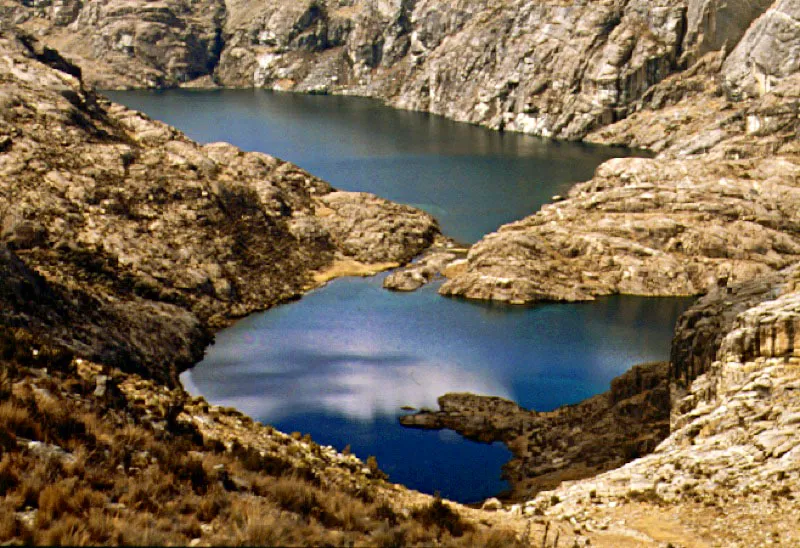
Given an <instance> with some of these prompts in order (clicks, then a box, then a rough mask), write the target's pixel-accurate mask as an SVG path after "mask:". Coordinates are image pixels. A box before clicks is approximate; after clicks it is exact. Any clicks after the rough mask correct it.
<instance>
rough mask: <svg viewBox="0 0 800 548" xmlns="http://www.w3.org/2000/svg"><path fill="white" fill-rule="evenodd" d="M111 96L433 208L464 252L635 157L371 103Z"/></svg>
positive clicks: (198, 133) (214, 137) (237, 93)
mask: <svg viewBox="0 0 800 548" xmlns="http://www.w3.org/2000/svg"><path fill="white" fill-rule="evenodd" d="M107 95H109V96H110V97H111V98H112V99H114V100H116V101H118V102H121V103H123V104H125V105H127V106H129V107H132V108H135V109H137V110H141V111H143V112H146V113H147V114H149V115H151V116H152V117H153V118H156V119H159V120H163V121H165V122H167V123H169V124H171V125H174V126H176V127H178V128H179V129H181V130H183V131H184V132H185V133H186V134H187V135H188V136H189V137H191V138H193V139H195V140H197V141H200V142H204V143H208V142H213V141H226V142H229V143H233V144H234V145H236V146H239V147H241V148H243V149H245V150H257V151H261V152H267V153H269V154H272V155H273V156H277V157H279V158H283V159H284V160H289V161H290V162H294V163H296V164H297V165H299V166H301V167H303V168H304V169H306V170H307V171H310V172H311V173H313V174H314V175H317V176H318V177H321V178H323V179H325V180H326V181H328V182H330V183H331V184H333V185H334V186H336V187H337V188H341V189H344V190H354V191H364V192H372V193H374V194H378V195H379V196H383V197H384V198H388V199H390V200H394V201H397V202H401V203H406V204H412V205H416V206H418V207H421V208H423V209H425V210H426V211H428V212H429V213H431V214H433V215H434V216H435V217H436V218H437V219H438V220H439V222H440V223H441V225H442V227H443V228H444V230H445V232H446V233H447V234H448V235H449V236H451V237H453V238H456V239H457V240H460V241H462V242H475V241H477V240H479V239H480V238H481V237H482V236H483V235H485V234H487V233H489V232H491V231H493V230H495V229H497V228H498V227H499V226H500V225H502V224H505V223H508V222H511V221H516V220H519V219H521V218H523V217H525V216H527V215H530V214H531V213H533V212H534V211H536V210H537V209H539V207H540V206H541V205H542V204H544V203H546V202H549V201H550V198H551V196H552V195H554V194H563V193H565V192H566V191H567V190H568V189H569V187H570V186H572V183H575V182H578V181H584V180H587V179H590V178H591V177H592V174H593V173H594V169H595V168H596V167H597V166H598V165H599V164H600V163H602V162H604V161H605V160H608V159H609V158H614V157H618V156H627V155H630V154H632V151H630V150H625V149H619V148H609V147H599V146H592V145H585V144H581V143H559V142H554V141H547V140H543V139H540V138H537V137H533V136H530V135H519V134H513V133H511V134H509V133H498V132H496V131H489V130H487V129H484V128H480V127H475V126H470V125H467V124H459V123H455V122H452V121H449V120H446V119H444V118H442V117H439V116H433V115H429V114H424V113H419V112H406V111H401V110H394V109H390V108H386V107H384V106H382V105H381V104H380V103H378V102H376V101H374V100H371V99H364V98H360V97H329V96H316V95H298V94H291V93H290V94H283V93H274V92H270V91H265V90H216V91H186V90H168V91H160V92H153V91H117V92H107Z"/></svg>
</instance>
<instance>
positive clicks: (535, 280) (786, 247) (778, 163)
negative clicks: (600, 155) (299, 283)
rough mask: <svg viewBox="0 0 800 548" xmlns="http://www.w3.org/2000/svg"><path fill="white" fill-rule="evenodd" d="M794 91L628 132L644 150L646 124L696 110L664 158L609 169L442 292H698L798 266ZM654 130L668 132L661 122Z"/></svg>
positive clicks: (505, 239) (799, 158)
mask: <svg viewBox="0 0 800 548" xmlns="http://www.w3.org/2000/svg"><path fill="white" fill-rule="evenodd" d="M798 83H800V75H795V76H793V77H792V78H789V79H787V80H786V81H785V82H783V84H781V86H779V88H778V89H776V90H774V91H773V92H771V93H769V94H767V95H765V96H764V97H762V98H760V99H758V100H753V101H751V102H749V103H748V102H743V103H736V104H732V103H729V102H726V101H725V100H724V99H723V98H707V99H706V100H705V104H704V105H703V106H704V107H707V108H706V109H705V110H703V111H702V113H698V112H697V111H696V110H694V106H693V105H692V104H691V103H692V100H690V99H685V100H683V101H681V102H680V103H679V104H678V105H676V106H674V107H670V108H667V109H664V110H663V111H654V112H652V113H640V114H641V116H638V117H637V118H636V120H629V121H626V122H623V123H621V125H622V126H623V128H622V130H623V131H624V132H628V133H626V134H627V135H633V134H636V135H637V136H638V137H637V138H638V139H639V140H640V141H641V140H644V139H646V138H647V137H646V136H647V135H648V133H647V132H646V131H642V130H641V128H642V124H643V123H644V120H647V119H650V120H651V121H652V120H655V121H656V122H658V121H663V120H664V119H668V118H669V117H670V116H674V119H677V120H680V121H681V122H684V120H681V117H680V116H675V114H676V112H680V111H681V110H683V111H684V112H685V111H690V112H692V113H693V114H685V115H684V118H688V119H687V120H685V121H686V122H687V123H686V127H684V128H683V129H682V130H681V131H682V132H683V133H682V135H683V137H682V138H678V139H677V140H675V141H673V142H671V143H670V144H668V145H666V148H665V150H664V151H663V152H662V153H661V154H660V155H659V156H658V157H657V158H654V159H645V158H625V159H615V160H610V161H608V162H606V163H605V164H603V165H602V166H600V167H599V168H598V170H597V172H596V175H595V178H594V179H592V180H591V181H589V182H587V183H583V184H579V185H577V186H575V187H574V188H573V189H572V190H571V191H570V193H569V195H568V197H567V199H566V200H563V201H560V202H556V203H554V204H550V205H547V206H544V207H543V208H542V209H541V210H540V211H539V212H538V213H536V214H535V215H533V216H531V217H528V218H527V219H524V220H522V221H518V222H516V223H512V224H509V225H506V226H504V227H502V228H501V229H500V230H498V231H497V232H496V233H493V234H490V235H488V236H486V237H485V238H484V239H483V240H482V241H480V242H478V243H477V244H476V245H475V246H473V248H472V249H471V250H470V252H469V255H468V266H467V268H466V269H465V270H464V272H463V273H462V274H460V275H458V276H456V277H455V278H454V279H451V280H449V281H448V282H447V283H446V284H445V285H444V286H443V287H442V289H441V291H442V293H444V294H448V295H460V296H465V297H468V298H477V299H492V300H499V301H508V302H513V303H516V302H519V303H522V302H527V301H534V300H564V301H579V300H591V299H592V298H594V297H595V296H597V295H606V294H610V293H626V294H635V295H653V296H663V295H692V294H700V293H704V292H706V291H708V290H709V289H711V288H712V287H714V286H716V285H717V284H719V283H722V284H725V283H736V282H740V281H745V280H748V279H753V278H756V277H759V276H763V275H766V274H768V273H771V272H775V271H778V270H780V269H783V268H785V267H787V266H789V265H791V264H794V263H795V262H797V260H798V259H800V257H799V256H798V252H800V232H798V220H800V217H798V215H797V211H798V209H797V205H798V203H799V202H798V200H799V199H800V186H799V185H800V150H799V149H798V141H797V130H798V124H800V121H799V119H798V117H797V113H798V111H799V110H798V109H800V95H798V90H800V85H798ZM720 103H724V104H720ZM631 126H634V128H633V129H631ZM699 127H702V128H703V129H702V130H699V131H698V132H697V133H694V134H692V133H690V132H691V130H692V129H697V128H699ZM604 131H605V132H606V134H608V133H612V132H613V131H614V128H613V127H612V128H608V129H607V130H604ZM652 131H653V132H654V133H657V135H658V136H661V135H663V134H664V132H662V128H661V127H660V126H659V125H658V124H657V123H654V124H653V126H652ZM651 135H652V134H651ZM658 136H657V137H656V138H659V137H658Z"/></svg>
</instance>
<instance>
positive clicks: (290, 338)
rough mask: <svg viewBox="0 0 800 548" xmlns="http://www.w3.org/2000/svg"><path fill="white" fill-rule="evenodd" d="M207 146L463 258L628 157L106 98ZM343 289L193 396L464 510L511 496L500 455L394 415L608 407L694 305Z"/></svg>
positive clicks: (245, 340)
mask: <svg viewBox="0 0 800 548" xmlns="http://www.w3.org/2000/svg"><path fill="white" fill-rule="evenodd" d="M108 95H109V96H111V97H112V98H113V99H114V100H117V101H119V102H121V103H123V104H126V105H128V106H130V107H132V108H136V109H138V110H142V111H143V112H146V113H148V114H149V115H151V116H152V117H154V118H157V119H160V120H163V121H165V122H168V123H170V124H172V125H174V126H176V127H178V128H180V129H182V130H183V131H184V132H186V133H187V135H188V136H189V137H191V138H193V139H196V140H198V141H201V142H212V141H228V142H231V143H233V144H235V145H237V146H239V147H241V148H243V149H247V150H258V151H262V152H267V153H269V154H273V155H275V156H278V157H281V158H283V159H286V160H289V161H292V162H294V163H296V164H298V165H300V166H301V167H303V168H305V169H306V170H308V171H310V172H311V173H313V174H314V175H317V176H319V177H322V178H323V179H325V180H327V181H329V182H331V183H332V184H333V185H334V186H336V187H338V188H341V189H344V190H357V191H368V192H373V193H375V194H379V195H381V196H383V197H386V198H389V199H391V200H395V201H398V202H403V203H408V204H412V205H416V206H418V207H421V208H423V209H426V210H427V211H429V212H430V213H432V214H433V215H434V216H436V218H437V219H438V220H439V222H440V224H441V226H442V229H443V231H444V232H445V234H447V235H448V236H451V237H453V238H455V239H457V240H459V241H462V242H465V243H471V242H474V241H476V240H478V239H479V238H480V237H481V236H482V235H484V234H486V233H488V232H490V231H492V230H495V229H496V228H497V227H498V226H500V225H501V224H503V223H506V222H510V221H513V220H517V219H520V218H522V217H524V216H526V215H528V214H530V213H532V212H534V211H535V210H536V209H538V208H539V207H540V206H541V205H542V204H544V203H546V202H548V201H549V200H550V198H551V196H552V195H554V194H563V193H565V192H566V191H567V189H568V188H569V187H570V186H571V185H572V184H573V183H575V182H577V181H581V180H586V179H588V178H591V176H592V174H593V172H594V169H595V168H596V167H597V165H599V164H600V163H602V162H603V161H605V160H606V159H609V158H612V157H617V156H622V155H630V154H631V151H629V150H622V149H610V148H603V147H594V146H587V145H583V144H576V143H557V142H551V141H547V140H542V139H539V138H535V137H531V136H524V135H518V134H503V133H497V132H493V131H489V130H486V129H483V128H479V127H475V126H469V125H464V124H458V123H454V122H451V121H448V120H445V119H443V118H440V117H436V116H432V115H428V114H422V113H414V112H404V111H397V110H393V109H389V108H386V107H383V106H382V105H380V104H379V103H377V102H375V101H372V100H368V99H362V98H353V97H329V96H305V95H293V94H280V93H273V92H268V91H262V90H224V91H163V92H142V91H129V92H113V93H108ZM384 276H385V275H381V276H376V277H374V278H368V279H340V280H336V281H334V282H332V283H330V284H329V285H328V286H326V287H324V288H322V289H318V290H316V291H313V292H311V293H310V294H308V295H306V296H305V297H304V298H303V299H302V300H300V301H298V302H294V303H291V304H287V305H284V306H280V307H276V308H274V309H272V310H270V311H268V312H265V313H263V314H258V315H254V316H252V317H249V318H246V319H244V320H242V321H240V322H238V323H237V324H236V325H234V326H233V327H231V328H230V329H227V330H225V331H223V332H221V333H219V334H218V335H217V339H216V342H215V344H214V345H213V346H211V347H210V348H209V349H208V351H207V354H206V358H205V359H204V361H203V362H201V363H200V364H199V365H198V366H197V367H195V368H194V369H192V370H191V371H188V372H186V373H184V374H183V375H182V377H181V378H182V381H183V383H184V385H185V386H186V388H187V390H189V392H191V393H193V394H202V395H203V396H204V397H206V398H207V399H208V400H209V401H210V402H212V403H215V404H220V405H227V406H233V407H236V408H238V409H240V410H242V411H243V412H245V413H247V414H249V415H250V416H252V417H253V418H255V419H257V420H260V421H262V422H264V423H269V424H272V425H274V426H276V427H277V428H279V429H281V430H283V431H288V432H292V431H299V432H302V433H310V434H311V435H312V437H313V438H314V440H315V441H316V442H318V443H321V444H325V445H333V446H335V447H337V448H338V449H343V448H344V447H345V446H346V445H350V447H351V449H352V451H353V452H354V453H355V454H356V455H358V456H360V457H361V458H363V459H366V457H367V456H368V455H374V456H376V457H377V460H378V463H379V464H380V466H381V468H382V469H383V470H384V471H385V472H387V473H388V474H389V476H390V480H391V481H394V482H399V483H403V484H405V485H407V486H409V487H411V488H414V489H419V490H421V491H424V492H428V493H434V492H436V491H438V492H440V493H441V494H442V495H443V496H445V497H447V498H451V499H454V500H458V501H461V502H475V501H479V500H481V499H484V498H486V497H488V496H492V495H495V494H497V493H498V492H500V491H502V490H503V489H505V488H506V487H507V484H506V483H505V482H504V481H503V480H501V478H500V467H501V466H502V464H503V463H504V462H506V461H508V460H509V458H510V453H509V452H508V451H507V450H506V449H505V448H504V447H503V446H502V445H500V444H493V445H484V444H478V443H474V442H470V441H467V440H464V439H462V438H461V437H460V436H458V435H457V434H455V433H453V432H450V431H441V432H429V431H420V430H413V429H406V428H403V427H401V426H400V425H399V424H398V422H397V417H398V416H399V415H400V414H401V413H403V411H402V410H401V407H403V406H413V407H416V408H421V407H435V406H436V398H437V397H438V396H440V395H442V394H444V393H446V392H453V391H468V392H474V393H479V394H487V395H496V396H503V397H506V398H510V399H513V400H514V401H516V402H518V403H520V404H521V405H523V406H525V407H529V408H534V409H537V410H550V409H553V408H555V407H558V406H559V405H564V404H569V403H575V402H578V401H580V400H582V399H584V398H587V397H589V396H592V395H594V394H597V393H599V392H602V391H605V390H607V389H608V387H609V383H610V381H611V379H612V378H613V377H615V376H617V375H619V374H621V373H623V372H624V371H625V370H627V369H628V368H630V367H631V366H632V365H634V364H636V363H641V362H645V361H653V360H664V359H667V358H668V356H669V345H670V341H671V338H672V329H673V326H674V324H675V321H676V319H677V317H678V316H679V315H680V313H681V312H682V311H683V310H684V309H685V308H686V307H687V306H688V305H689V304H690V302H691V300H690V299H647V298H637V297H609V298H603V299H598V300H597V301H596V302H593V303H583V304H541V305H534V306H524V307H514V306H508V305H499V304H496V303H495V304H492V303H476V302H468V301H463V300H457V299H448V298H443V297H440V296H438V295H437V293H436V289H437V284H432V285H430V286H427V287H425V288H423V289H421V290H420V291H418V292H416V293H412V294H398V293H390V292H388V291H385V290H383V289H382V288H381V282H382V279H383V277H384Z"/></svg>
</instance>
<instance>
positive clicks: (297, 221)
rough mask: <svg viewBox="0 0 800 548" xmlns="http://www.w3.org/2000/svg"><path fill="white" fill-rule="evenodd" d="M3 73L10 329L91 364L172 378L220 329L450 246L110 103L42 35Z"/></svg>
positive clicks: (292, 171) (410, 217)
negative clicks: (331, 283)
mask: <svg viewBox="0 0 800 548" xmlns="http://www.w3.org/2000/svg"><path fill="white" fill-rule="evenodd" d="M0 67H2V68H0V105H2V108H0V229H1V230H0V243H2V245H3V247H2V249H3V251H2V268H3V270H4V273H5V272H8V273H9V275H8V276H4V277H3V279H2V283H3V284H4V285H8V284H11V283H12V282H13V283H15V284H16V283H17V282H14V280H19V284H17V285H16V286H14V287H10V289H8V291H6V290H5V289H4V290H3V292H2V295H3V297H4V299H5V298H7V299H12V300H13V301H14V302H13V303H9V302H8V301H6V302H4V305H3V307H2V309H0V318H2V319H3V321H4V323H12V324H14V325H16V326H19V327H27V328H30V329H33V330H35V331H38V332H39V333H41V334H44V335H48V336H51V337H55V338H56V339H57V340H58V342H59V343H61V344H63V345H66V346H67V347H69V348H71V349H72V350H74V351H76V352H77V353H79V354H80V355H84V356H86V357H90V358H93V359H96V360H98V361H101V362H104V363H113V364H117V365H120V366H121V367H123V368H126V367H127V368H133V369H140V368H144V369H145V370H144V371H143V372H145V373H148V374H153V375H158V376H159V378H166V379H169V378H172V377H174V374H175V372H176V370H177V369H180V368H182V367H186V366H188V365H190V364H191V363H194V362H195V361H196V360H197V359H198V358H199V357H200V356H201V355H202V348H203V346H205V344H206V342H207V341H208V329H209V328H217V327H220V326H224V325H227V324H228V323H230V322H231V321H232V320H233V319H235V318H237V317H240V316H243V315H245V314H248V313H251V312H253V311H256V310H260V309H264V308H267V307H269V306H272V305H274V304H277V303H279V302H283V301H286V300H287V299H291V298H294V297H296V296H299V295H300V294H301V293H302V292H303V291H305V290H307V289H308V288H309V287H311V286H313V285H314V284H315V282H314V278H313V275H314V274H315V273H317V272H318V271H325V270H327V269H330V268H331V267H334V266H337V265H338V266H337V269H336V270H337V271H338V272H341V273H346V272H347V269H343V268H342V267H341V265H342V264H345V265H347V266H348V268H349V269H350V270H351V271H352V270H360V271H364V272H368V271H375V270H378V269H382V268H386V267H388V266H390V265H392V264H398V263H404V262H407V261H409V260H411V258H412V257H413V256H414V255H416V254H417V253H419V252H420V251H421V250H423V249H424V248H426V247H427V246H428V245H430V243H431V242H432V241H433V240H434V238H435V237H436V236H437V234H438V227H437V225H436V222H435V221H434V220H433V219H432V218H431V217H430V216H428V215H427V214H424V213H422V212H420V211H417V210H414V209H413V208H410V207H405V206H399V205H396V204H391V203H390V202H387V201H385V200H382V199H380V198H377V197H374V196H371V195H367V194H358V193H346V192H336V191H335V190H334V189H332V188H331V187H330V186H329V185H328V184H327V183H324V182H323V181H320V180H319V179H316V178H314V177H312V176H311V175H309V174H307V173H305V172H304V171H302V170H300V169H299V168H297V167H295V166H293V165H291V164H288V163H286V162H283V161H280V160H277V159H275V158H272V157H270V156H267V155H264V154H255V153H244V152H241V151H240V150H238V149H236V148H234V147H232V146H230V145H225V144H211V145H207V146H201V145H198V144H196V143H194V142H192V141H190V140H188V139H187V138H186V137H184V136H183V135H182V134H181V133H180V132H178V131H177V130H175V129H173V128H170V127H168V126H165V125H164V124H161V123H158V122H154V121H152V120H150V119H148V118H147V117H145V116H143V115H141V114H139V113H136V112H133V111H129V110H127V109H125V108H124V107H122V106H120V105H114V104H111V103H109V102H107V101H106V100H104V99H102V98H101V97H99V96H97V95H95V94H94V93H92V92H90V91H87V90H86V89H85V88H84V87H83V84H82V81H81V79H80V71H79V69H77V68H76V67H75V66H73V65H70V64H69V63H67V62H66V61H64V60H63V59H62V58H61V57H60V56H59V55H58V54H57V53H55V52H54V51H53V50H50V49H48V48H45V47H42V46H41V45H39V44H38V43H36V42H35V41H33V40H32V39H30V38H28V37H25V36H22V37H17V36H16V35H13V34H7V35H5V36H2V37H0ZM33 271H36V273H37V274H36V275H34V272H33ZM26 295H27V296H26ZM48 295H49V297H48ZM40 297H41V298H43V299H44V300H45V301H46V306H45V303H39V299H40ZM14 303H16V304H14ZM20 303H22V304H25V303H27V304H28V305H31V306H30V307H28V308H20V307H19V306H17V305H19V304H20ZM34 304H35V305H36V306H34ZM39 304H42V306H38V305H39ZM48 307H49V309H48ZM40 308H41V310H40Z"/></svg>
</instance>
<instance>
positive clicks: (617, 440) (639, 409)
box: [400, 363, 670, 499]
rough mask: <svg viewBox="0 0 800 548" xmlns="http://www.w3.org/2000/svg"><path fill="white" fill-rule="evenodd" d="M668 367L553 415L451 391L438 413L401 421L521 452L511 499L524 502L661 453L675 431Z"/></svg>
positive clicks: (627, 378)
mask: <svg viewBox="0 0 800 548" xmlns="http://www.w3.org/2000/svg"><path fill="white" fill-rule="evenodd" d="M667 369H668V368H667V364H666V363H652V364H644V365H639V366H636V367H634V368H632V369H631V370H630V371H628V372H626V373H625V374H623V375H621V376H619V377H617V378H615V379H614V380H613V381H612V383H611V389H610V390H609V391H608V392H605V393H603V394H600V395H597V396H594V397H592V398H589V399H587V400H585V401H582V402H580V403H578V404H576V405H569V406H564V407H561V408H559V409H556V410H555V411H552V412H546V413H539V412H536V411H533V410H527V409H524V408H522V407H520V406H518V405H517V404H515V403H514V402H511V401H508V400H504V399H502V398H497V397H488V396H479V395H474V394H446V395H444V396H442V397H440V398H439V411H422V412H419V413H416V414H413V415H406V416H403V417H401V418H400V423H401V424H403V425H404V426H408V427H412V428H425V429H441V428H449V429H451V430H455V431H456V432H458V433H459V434H461V435H463V436H466V437H468V438H470V439H474V440H478V441H481V442H486V443H491V442H495V441H502V442H503V443H504V444H505V445H506V446H507V447H508V448H509V449H510V450H511V451H512V452H513V454H514V458H513V459H512V460H511V461H510V462H509V463H508V464H506V465H505V466H504V476H505V477H506V478H508V479H509V480H510V482H511V484H512V497H513V498H516V499H519V498H524V497H526V496H531V495H534V494H536V493H537V492H539V491H542V490H544V489H552V488H554V487H556V486H558V485H559V484H560V483H561V482H562V481H566V480H576V479H581V478H586V477H591V476H594V475H596V474H598V473H600V472H604V471H607V470H612V469H614V468H617V467H619V466H621V465H622V464H624V463H626V462H628V461H630V460H631V459H633V458H636V457H638V456H640V455H644V454H647V453H649V452H650V451H652V450H653V449H655V447H656V446H657V445H658V444H659V443H660V442H661V441H662V440H663V439H664V438H665V437H666V436H667V435H668V434H669V405H670V398H669V383H668V381H667Z"/></svg>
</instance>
